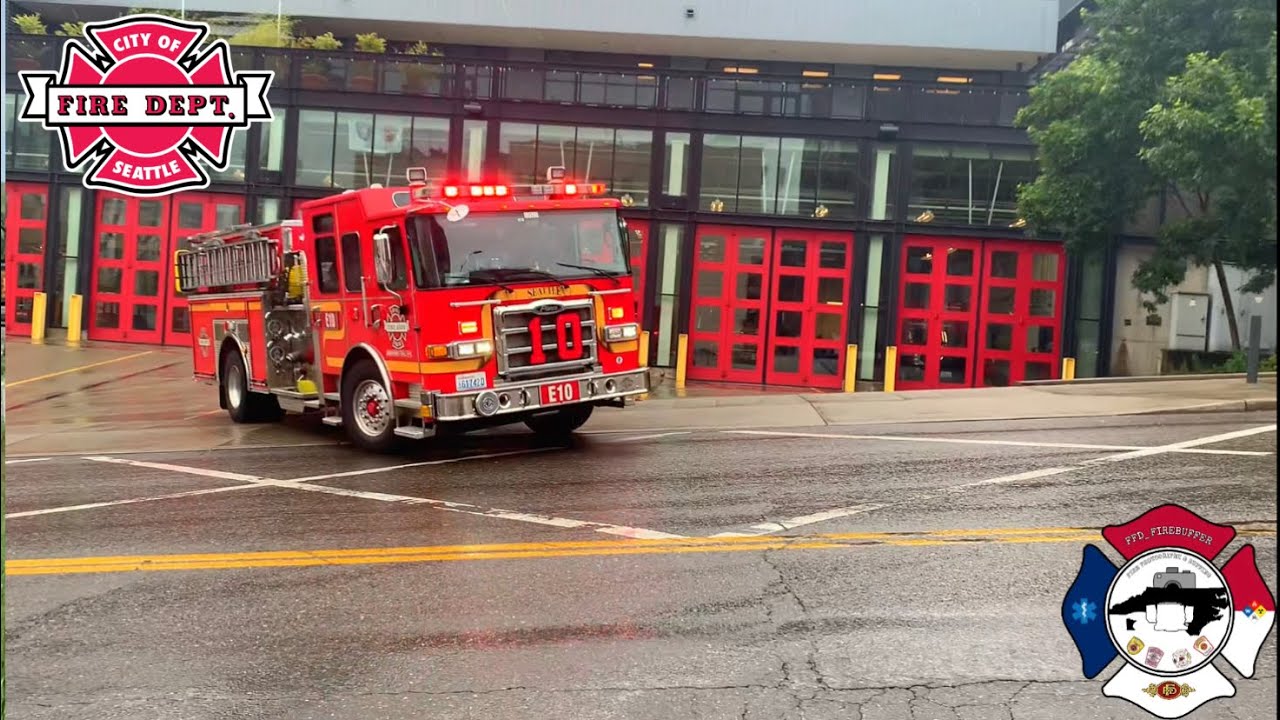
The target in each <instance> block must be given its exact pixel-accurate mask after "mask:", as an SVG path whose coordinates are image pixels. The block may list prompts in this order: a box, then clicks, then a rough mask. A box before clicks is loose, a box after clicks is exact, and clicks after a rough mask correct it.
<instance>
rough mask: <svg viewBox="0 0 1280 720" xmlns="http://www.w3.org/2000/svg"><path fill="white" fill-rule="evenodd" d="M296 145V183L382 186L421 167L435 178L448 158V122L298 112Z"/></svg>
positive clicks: (344, 113) (444, 167)
mask: <svg viewBox="0 0 1280 720" xmlns="http://www.w3.org/2000/svg"><path fill="white" fill-rule="evenodd" d="M297 147H298V162H297V168H296V170H295V173H294V182H295V183H296V184H298V185H313V186H319V187H334V188H343V189H356V188H365V187H369V186H370V185H373V184H381V185H383V186H387V185H392V184H396V183H402V182H403V181H404V176H405V169H407V168H410V167H425V168H427V175H428V177H430V178H432V179H436V180H439V179H443V178H444V176H445V173H446V163H447V160H448V157H449V119H448V118H437V117H415V116H412V115H393V114H389V113H388V114H375V113H355V112H339V111H332V110H314V109H302V110H300V111H299V113H298V143H297Z"/></svg>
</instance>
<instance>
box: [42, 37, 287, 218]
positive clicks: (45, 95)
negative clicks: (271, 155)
mask: <svg viewBox="0 0 1280 720" xmlns="http://www.w3.org/2000/svg"><path fill="white" fill-rule="evenodd" d="M208 35H209V26H208V24H206V23H197V22H188V21H185V20H174V19H172V18H167V17H162V16H159V15H134V16H131V17H128V18H122V19H119V20H111V21H107V22H97V23H89V24H86V25H85V28H84V37H85V38H86V39H87V41H88V42H87V44H86V43H85V42H84V41H81V40H79V39H76V38H72V39H69V40H67V42H66V44H64V45H63V48H62V63H61V65H60V68H59V70H58V72H56V73H53V72H42V71H24V72H21V73H19V76H20V77H21V79H22V84H23V86H24V87H25V89H26V91H27V99H26V104H25V105H24V106H23V108H22V112H21V113H20V114H19V116H18V119H19V120H21V121H23V122H39V123H41V124H42V125H43V127H44V128H45V129H47V130H55V129H56V130H57V131H58V133H59V135H60V136H61V140H62V157H63V164H64V165H65V166H66V168H67V169H68V170H72V171H74V170H80V169H81V168H84V167H85V166H88V169H87V170H86V171H85V172H84V186H85V187H87V188H94V189H104V190H115V191H117V192H121V193H124V194H126V195H134V196H155V195H169V194H172V193H175V192H177V191H179V190H192V189H199V188H205V187H208V186H209V174H208V172H207V171H206V170H205V168H204V167H203V166H204V165H205V164H207V165H209V166H211V167H213V168H214V169H217V170H225V169H226V168H227V166H228V164H229V161H230V159H231V158H230V155H231V139H232V134H233V133H234V132H235V131H236V130H243V129H246V128H248V127H249V125H250V123H253V122H263V121H267V122H270V121H271V120H272V119H273V115H272V112H271V107H270V105H269V103H268V102H267V90H268V88H269V87H270V85H271V81H272V80H273V79H274V76H275V74H274V73H273V72H270V71H258V72H247V71H246V72H238V73H237V72H234V71H233V70H232V68H231V54H230V50H229V49H228V46H227V44H226V42H225V41H223V40H215V41H213V42H211V43H209V44H208V45H207V46H203V47H202V45H201V43H202V42H203V41H204V39H205V38H206V37H207V36H208Z"/></svg>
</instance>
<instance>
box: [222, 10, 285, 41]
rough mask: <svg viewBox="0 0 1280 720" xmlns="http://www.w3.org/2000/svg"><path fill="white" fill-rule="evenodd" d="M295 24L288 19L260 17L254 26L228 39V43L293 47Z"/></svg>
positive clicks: (256, 18)
mask: <svg viewBox="0 0 1280 720" xmlns="http://www.w3.org/2000/svg"><path fill="white" fill-rule="evenodd" d="M294 22H295V21H294V20H291V19H290V18H287V17H282V18H276V17H275V16H274V15H272V16H267V15H259V16H257V17H255V18H254V23H253V24H252V25H250V26H248V27H246V28H245V29H243V30H241V31H240V32H238V33H236V34H235V35H232V36H231V37H229V38H227V42H228V43H229V44H231V45H240V46H248V47H273V48H287V47H293V46H294V40H293V26H294Z"/></svg>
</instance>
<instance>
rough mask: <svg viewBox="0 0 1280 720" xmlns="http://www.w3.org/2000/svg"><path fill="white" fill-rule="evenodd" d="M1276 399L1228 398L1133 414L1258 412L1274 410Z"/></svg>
mask: <svg viewBox="0 0 1280 720" xmlns="http://www.w3.org/2000/svg"><path fill="white" fill-rule="evenodd" d="M1275 409H1276V401H1275V400H1274V399H1270V398H1260V399H1257V400H1228V401H1225V402H1215V403H1208V404H1206V405H1188V406H1186V407H1180V408H1171V409H1169V410H1143V411H1141V412H1137V413H1131V414H1133V415H1193V414H1196V413H1224V412H1258V411H1265V410H1275Z"/></svg>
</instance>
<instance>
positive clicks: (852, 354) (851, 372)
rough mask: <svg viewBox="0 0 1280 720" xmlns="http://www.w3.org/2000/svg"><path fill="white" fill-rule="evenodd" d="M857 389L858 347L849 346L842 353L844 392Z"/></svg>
mask: <svg viewBox="0 0 1280 720" xmlns="http://www.w3.org/2000/svg"><path fill="white" fill-rule="evenodd" d="M857 389H858V346H857V345H850V346H849V347H848V348H846V349H845V351H844V391H845V392H847V393H851V392H853V391H854V390H857Z"/></svg>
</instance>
